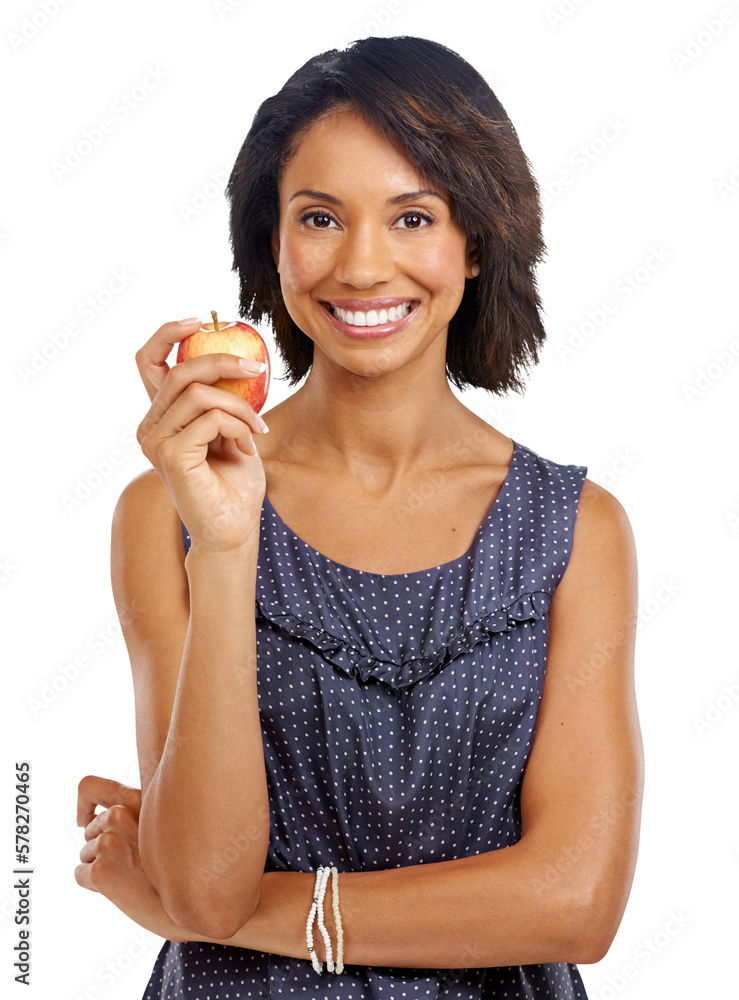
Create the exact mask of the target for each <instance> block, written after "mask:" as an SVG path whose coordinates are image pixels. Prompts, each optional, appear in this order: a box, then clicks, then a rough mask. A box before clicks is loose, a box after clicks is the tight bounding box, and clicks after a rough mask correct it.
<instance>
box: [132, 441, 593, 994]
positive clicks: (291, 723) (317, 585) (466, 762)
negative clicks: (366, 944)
mask: <svg viewBox="0 0 739 1000" xmlns="http://www.w3.org/2000/svg"><path fill="white" fill-rule="evenodd" d="M586 471H587V470H586V468H585V467H584V466H577V465H561V464H558V463H555V462H552V461H550V460H548V459H544V458H542V457H541V456H539V455H537V454H536V453H535V452H534V451H532V450H531V449H530V448H527V447H525V446H524V445H521V444H518V443H517V442H515V441H514V454H513V458H512V460H511V464H510V468H509V471H508V474H507V476H506V479H505V481H504V483H503V486H502V487H501V489H500V492H499V494H498V497H497V498H496V500H495V502H494V503H493V505H492V506H491V508H490V510H489V511H488V513H487V515H486V517H485V518H484V520H483V523H482V524H481V525H480V528H479V529H478V532H477V534H476V536H475V539H474V541H473V543H472V545H471V546H470V548H469V549H468V551H467V552H466V553H465V554H464V555H463V556H462V557H461V558H459V559H456V560H454V561H452V562H448V563H444V564H442V565H439V566H435V567H432V568H430V569H428V570H423V571H421V572H417V573H402V574H392V575H388V574H378V573H369V572H365V571H361V570H357V569H353V568H350V567H347V566H343V565H341V564H340V563H337V562H335V561H333V560H331V559H329V558H328V557H326V556H324V555H323V554H321V553H320V552H317V551H316V550H315V549H313V548H312V547H311V546H310V545H308V544H307V543H306V542H304V541H303V540H302V539H301V538H299V537H298V536H297V535H296V534H295V533H294V532H293V531H291V529H290V528H289V527H288V526H287V525H286V524H285V523H284V522H283V521H282V520H281V519H280V517H279V515H278V514H277V512H276V511H275V509H274V508H273V507H272V504H271V502H270V501H269V499H268V498H267V497H265V500H264V504H263V508H262V522H261V534H260V547H259V560H258V569H257V587H256V601H255V609H254V614H255V620H256V627H257V652H258V661H259V672H258V693H259V710H260V719H261V725H262V737H263V746H264V757H265V764H266V772H267V780H268V788H269V796H270V804H271V808H272V822H271V829H270V846H269V852H268V856H267V864H266V870H267V871H284V870H294V871H315V869H316V868H317V867H318V866H319V865H336V867H337V868H338V870H339V871H340V872H341V871H372V870H379V869H387V868H393V867H402V866H407V865H419V864H424V863H428V862H434V861H447V860H452V859H454V858H461V857H467V856H470V855H474V854H480V853H482V852H484V851H492V850H496V849H498V848H501V847H507V846H509V845H511V844H514V843H516V841H517V840H518V839H519V837H520V835H521V815H520V786H521V778H522V776H523V771H524V767H525V765H526V761H527V760H528V757H529V754H530V751H531V747H532V743H533V737H534V727H535V724H536V716H537V711H538V707H539V701H540V698H541V691H542V684H543V680H544V670H545V666H546V651H547V638H548V617H547V613H548V610H549V606H550V603H551V600H552V597H553V595H554V591H555V588H556V587H557V584H558V583H559V581H560V580H561V578H562V576H563V574H564V571H565V569H566V567H567V562H568V560H569V556H570V551H571V547H572V533H573V529H574V525H575V518H576V514H577V507H578V503H579V498H580V493H581V490H582V486H583V482H584V479H585V475H586ZM182 532H183V540H184V544H185V547H186V548H187V546H188V544H189V535H188V534H187V529H186V527H185V526H184V525H183V526H182ZM306 917H307V913H306ZM237 997H238V998H241V997H300V998H304V1000H308V998H316V1000H318V998H321V1000H330V998H336V1000H368V998H378V1000H380V998H383V1000H398V998H405V997H424V998H436V997H448V998H459V1000H477V998H482V997H485V998H492V997H501V998H503V997H511V998H513V997H516V998H532V1000H533V998H536V1000H541V998H545V997H550V998H557V1000H575V998H582V1000H586V994H585V990H584V987H583V984H582V980H581V978H580V975H579V973H578V970H577V968H576V967H575V966H574V965H571V964H567V963H550V964H543V965H526V966H511V967H495V968H489V969H474V968H473V969H406V968H389V967H351V966H348V967H346V968H345V971H344V974H343V975H341V976H336V975H334V974H332V973H328V972H324V974H323V975H322V976H320V975H318V974H317V973H316V972H315V971H314V969H313V967H312V965H311V963H310V961H309V959H308V956H307V953H306V958H305V960H302V959H301V960H298V959H292V958H286V957H282V956H279V955H272V954H266V953H263V952H255V951H248V950H246V949H239V948H234V947H230V946H223V945H213V944H208V943H205V942H198V941H194V942H185V943H175V942H170V941H167V942H165V943H164V945H163V947H162V949H161V951H160V953H159V956H158V957H157V961H156V965H155V967H154V970H153V972H152V975H151V979H150V981H149V984H148V986H147V988H146V992H145V994H144V1000H154V998H164V1000H181V998H190V1000H223V998H237Z"/></svg>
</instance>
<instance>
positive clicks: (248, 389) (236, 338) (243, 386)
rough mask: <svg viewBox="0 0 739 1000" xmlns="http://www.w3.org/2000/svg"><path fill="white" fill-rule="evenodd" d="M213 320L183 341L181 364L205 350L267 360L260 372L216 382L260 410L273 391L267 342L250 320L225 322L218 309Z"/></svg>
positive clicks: (216, 384) (253, 359) (179, 351)
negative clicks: (221, 319)
mask: <svg viewBox="0 0 739 1000" xmlns="http://www.w3.org/2000/svg"><path fill="white" fill-rule="evenodd" d="M211 316H212V317H213V322H212V323H203V325H202V326H201V327H200V329H199V330H196V331H195V333H191V334H190V335H189V336H188V337H185V339H184V340H181V341H180V346H179V348H178V349H177V364H179V363H180V362H181V361H189V360H190V358H198V357H200V355H201V354H235V355H237V357H239V358H249V359H251V360H252V361H264V362H266V364H267V367H266V369H265V370H264V371H263V372H262V373H261V374H260V375H254V376H252V377H248V376H247V377H245V378H219V379H218V381H217V382H214V383H213V385H215V386H216V387H217V388H219V389H227V390H228V391H229V392H233V393H235V394H236V395H237V396H241V397H242V398H243V399H245V400H246V401H247V403H249V404H250V406H251V407H252V409H253V410H254V412H255V413H259V411H260V410H261V409H262V407H263V406H264V404H265V401H266V399H267V393H268V391H269V377H270V364H269V352H268V351H267V345H266V344H265V342H264V341H263V340H262V338H261V336H260V335H259V334H258V333H257V331H256V330H255V329H254V327H252V326H249V325H248V324H247V323H241V322H233V323H222V322H220V321H219V319H218V315H217V314H216V313H215V312H212V313H211Z"/></svg>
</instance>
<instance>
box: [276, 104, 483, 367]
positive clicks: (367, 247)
mask: <svg viewBox="0 0 739 1000" xmlns="http://www.w3.org/2000/svg"><path fill="white" fill-rule="evenodd" d="M279 198H280V222H279V229H278V230H276V231H275V232H274V234H273V238H272V248H273V254H274V257H275V262H276V264H277V266H278V267H279V271H280V280H281V286H282V294H283V298H284V301H285V306H286V307H287V310H288V312H289V313H290V316H291V317H292V319H293V320H294V321H295V323H296V324H297V326H298V327H299V328H300V329H301V330H302V331H303V332H304V333H305V334H306V335H307V336H308V337H310V338H311V340H312V341H313V342H314V345H315V349H314V364H315V363H316V361H317V360H318V355H317V352H319V351H320V352H323V353H324V354H325V355H327V356H328V358H329V359H331V360H333V361H334V362H335V363H336V364H338V365H340V366H342V367H345V368H349V369H350V370H352V371H354V372H356V373H357V374H360V373H361V374H373V375H376V374H380V373H382V372H387V371H391V370H394V369H396V368H397V367H399V366H401V365H403V364H406V363H408V362H409V361H410V360H411V359H412V358H420V357H423V356H425V357H426V358H427V359H429V358H433V359H434V363H437V353H436V352H435V351H430V352H429V350H428V349H429V347H430V345H432V344H435V345H436V348H437V350H438V353H440V354H441V357H442V358H444V357H445V351H446V332H447V327H448V324H449V320H450V319H451V318H452V316H453V315H454V313H455V312H456V310H457V308H458V306H459V304H460V302H461V300H462V295H463V292H464V281H465V278H469V277H472V274H471V271H470V266H471V263H472V260H473V250H474V246H475V245H474V243H472V242H471V241H468V240H467V238H466V236H465V234H464V233H463V232H461V231H460V230H459V229H458V228H457V227H456V226H455V225H454V224H453V222H452V217H451V210H450V204H449V199H448V196H447V194H446V192H445V191H444V190H443V189H441V188H439V187H438V186H436V185H434V184H430V183H428V182H426V181H425V180H424V179H423V178H422V177H421V176H420V175H419V172H418V170H417V169H416V168H415V167H414V166H412V165H411V164H410V163H409V162H408V161H407V160H406V159H405V158H404V157H403V156H402V155H401V154H400V153H399V152H398V151H397V150H396V149H395V148H394V146H393V145H392V144H391V143H390V142H389V141H388V140H387V139H384V138H383V137H382V136H380V135H379V133H377V132H376V131H375V130H374V129H372V128H371V127H369V126H367V125H366V124H365V123H364V121H363V120H362V118H361V117H360V116H359V115H357V114H356V113H354V112H338V113H336V114H335V115H333V116H332V117H330V118H326V119H323V120H320V121H318V122H316V123H315V124H313V125H312V126H311V127H310V129H309V130H308V131H307V132H306V134H305V136H304V138H303V139H302V141H301V142H300V145H299V146H298V148H297V150H296V153H295V155H294V156H293V158H292V159H291V160H290V162H289V163H288V165H287V167H286V168H285V171H284V173H283V176H282V179H281V182H280V186H279Z"/></svg>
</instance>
